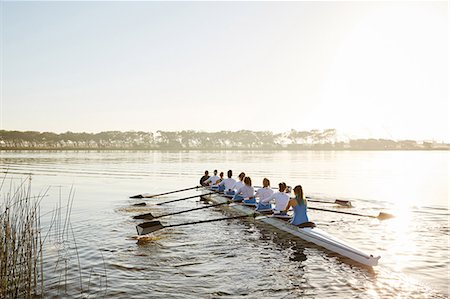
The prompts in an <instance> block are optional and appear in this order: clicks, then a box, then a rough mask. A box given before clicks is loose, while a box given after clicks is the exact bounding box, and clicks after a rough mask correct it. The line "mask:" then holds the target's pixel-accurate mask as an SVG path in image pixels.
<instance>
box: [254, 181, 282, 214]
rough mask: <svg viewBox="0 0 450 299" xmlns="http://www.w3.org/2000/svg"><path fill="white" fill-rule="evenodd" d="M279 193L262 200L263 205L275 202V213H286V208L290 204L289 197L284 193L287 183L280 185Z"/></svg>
mask: <svg viewBox="0 0 450 299" xmlns="http://www.w3.org/2000/svg"><path fill="white" fill-rule="evenodd" d="M278 187H279V191H278V192H275V193H274V194H272V195H271V196H270V197H268V198H266V199H264V200H261V203H263V204H268V203H269V202H271V201H274V202H275V208H274V210H275V211H280V212H281V211H286V208H287V206H288V204H289V195H288V194H287V193H286V192H284V191H285V190H286V184H285V183H279V184H278Z"/></svg>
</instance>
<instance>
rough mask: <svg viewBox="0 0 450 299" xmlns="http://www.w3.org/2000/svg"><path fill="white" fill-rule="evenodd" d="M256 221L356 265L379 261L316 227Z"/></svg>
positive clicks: (244, 209)
mask: <svg viewBox="0 0 450 299" xmlns="http://www.w3.org/2000/svg"><path fill="white" fill-rule="evenodd" d="M208 200H210V201H211V202H214V203H216V204H217V203H224V202H226V201H228V200H229V199H228V198H226V197H224V196H220V195H216V196H209V198H208ZM224 206H227V207H229V208H230V209H233V210H235V211H238V212H241V213H245V214H252V213H255V211H254V209H252V208H251V207H248V206H245V205H242V204H232V205H224ZM256 219H257V220H258V221H261V222H264V223H266V224H268V225H271V226H273V227H275V228H277V229H279V230H281V231H284V232H287V233H289V234H291V235H293V236H296V237H298V238H300V239H303V240H305V241H308V242H311V243H314V244H316V245H318V246H320V247H323V248H325V249H328V250H330V251H332V252H335V253H338V254H340V255H342V256H344V257H347V258H349V259H351V260H353V261H356V262H358V263H361V264H363V265H367V266H376V265H377V264H378V260H379V259H380V256H374V255H372V254H367V253H365V252H363V251H362V250H359V249H357V248H355V247H354V246H352V245H350V244H348V243H347V242H345V241H343V240H340V239H338V238H336V237H334V236H331V235H330V234H328V233H327V232H325V231H323V230H321V229H320V228H317V227H302V228H300V227H297V226H295V225H292V224H290V223H289V222H287V221H285V220H282V219H279V218H276V217H272V216H265V217H257V218H256Z"/></svg>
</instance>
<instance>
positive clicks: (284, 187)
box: [278, 182, 286, 192]
mask: <svg viewBox="0 0 450 299" xmlns="http://www.w3.org/2000/svg"><path fill="white" fill-rule="evenodd" d="M278 190H280V192H284V190H286V183H285V182H281V183H279V184H278Z"/></svg>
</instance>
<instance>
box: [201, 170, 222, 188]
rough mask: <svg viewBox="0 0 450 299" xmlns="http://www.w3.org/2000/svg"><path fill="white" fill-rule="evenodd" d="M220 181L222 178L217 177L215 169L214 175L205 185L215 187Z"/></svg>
mask: <svg viewBox="0 0 450 299" xmlns="http://www.w3.org/2000/svg"><path fill="white" fill-rule="evenodd" d="M219 179H220V178H219V177H218V176H217V169H215V170H214V175H213V176H211V177H209V178H208V179H207V180H205V182H204V184H206V186H212V185H215V184H216V182H217V181H218V180H219Z"/></svg>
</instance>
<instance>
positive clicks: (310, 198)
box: [306, 196, 352, 207]
mask: <svg viewBox="0 0 450 299" xmlns="http://www.w3.org/2000/svg"><path fill="white" fill-rule="evenodd" d="M306 198H307V199H308V201H310V202H321V203H335V204H337V205H341V206H346V207H351V206H352V203H351V202H350V201H348V200H342V199H336V200H335V201H334V202H332V201H327V200H320V199H314V198H313V197H311V196H306Z"/></svg>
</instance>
